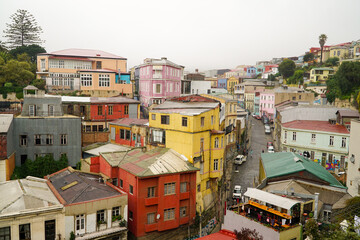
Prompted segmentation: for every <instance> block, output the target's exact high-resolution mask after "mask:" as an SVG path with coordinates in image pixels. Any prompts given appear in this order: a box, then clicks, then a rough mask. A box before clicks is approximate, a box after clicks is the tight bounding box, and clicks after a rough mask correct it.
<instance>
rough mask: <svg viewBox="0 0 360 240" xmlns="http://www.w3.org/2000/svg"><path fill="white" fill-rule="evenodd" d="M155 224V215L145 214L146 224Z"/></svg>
mask: <svg viewBox="0 0 360 240" xmlns="http://www.w3.org/2000/svg"><path fill="white" fill-rule="evenodd" d="M154 222H155V213H148V214H147V224H153V223H154Z"/></svg>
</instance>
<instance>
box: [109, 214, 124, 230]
mask: <svg viewBox="0 0 360 240" xmlns="http://www.w3.org/2000/svg"><path fill="white" fill-rule="evenodd" d="M121 219H122V216H121V215H117V216H113V217H112V223H111V226H112V227H115V226H116V225H118V224H119V222H120V221H121Z"/></svg>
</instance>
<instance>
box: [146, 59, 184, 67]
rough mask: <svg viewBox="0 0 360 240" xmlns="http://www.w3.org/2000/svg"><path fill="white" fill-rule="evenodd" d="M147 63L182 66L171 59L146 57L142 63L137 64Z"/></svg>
mask: <svg viewBox="0 0 360 240" xmlns="http://www.w3.org/2000/svg"><path fill="white" fill-rule="evenodd" d="M147 65H169V66H173V67H177V68H184V66H181V65H179V64H176V63H174V62H172V61H169V60H167V58H161V59H157V58H146V59H145V60H144V63H143V64H141V65H139V67H141V66H147Z"/></svg>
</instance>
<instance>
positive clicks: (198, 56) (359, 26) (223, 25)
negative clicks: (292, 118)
mask: <svg viewBox="0 0 360 240" xmlns="http://www.w3.org/2000/svg"><path fill="white" fill-rule="evenodd" d="M17 9H26V10H28V11H29V12H30V13H31V14H32V15H33V16H34V17H35V19H36V20H37V23H38V25H39V26H41V27H42V29H43V33H42V34H41V38H42V39H43V40H45V43H44V44H43V47H44V48H45V49H46V51H47V52H52V51H58V50H63V49H68V48H84V49H98V50H103V51H106V52H110V53H113V54H116V55H119V56H122V57H126V58H127V59H128V68H130V67H133V66H135V65H138V64H141V63H142V62H143V60H144V59H145V58H161V57H167V58H168V59H169V60H171V61H173V62H175V63H177V64H180V65H183V66H185V70H187V71H193V70H194V69H199V70H200V71H204V70H209V69H220V68H230V69H232V68H235V67H236V66H237V65H243V64H248V65H253V64H255V63H256V61H260V60H271V59H272V58H274V57H292V56H299V55H302V54H304V53H305V52H306V51H308V50H309V48H310V47H318V46H319V40H318V37H319V35H320V34H326V35H327V36H328V40H327V42H326V44H327V45H332V44H338V43H343V42H350V41H354V40H359V39H360V14H359V10H360V1H359V0H216V1H213V0H182V1H170V0H102V1H99V0H97V1H95V0H61V1H51V0H0V40H1V41H3V42H4V41H6V39H5V38H4V34H3V30H4V29H6V23H10V22H11V21H10V16H11V15H12V14H13V13H15V12H16V11H17Z"/></svg>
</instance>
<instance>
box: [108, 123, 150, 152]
mask: <svg viewBox="0 0 360 240" xmlns="http://www.w3.org/2000/svg"><path fill="white" fill-rule="evenodd" d="M148 127H149V120H147V119H137V118H123V119H117V120H114V121H112V122H111V123H109V128H110V142H111V143H116V144H121V145H126V146H130V147H144V146H145V147H146V144H147V139H148Z"/></svg>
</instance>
